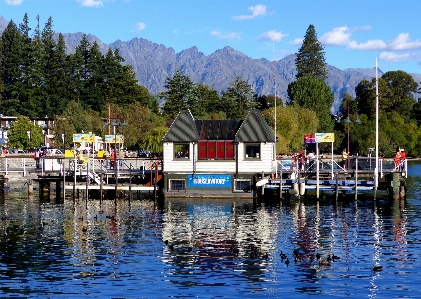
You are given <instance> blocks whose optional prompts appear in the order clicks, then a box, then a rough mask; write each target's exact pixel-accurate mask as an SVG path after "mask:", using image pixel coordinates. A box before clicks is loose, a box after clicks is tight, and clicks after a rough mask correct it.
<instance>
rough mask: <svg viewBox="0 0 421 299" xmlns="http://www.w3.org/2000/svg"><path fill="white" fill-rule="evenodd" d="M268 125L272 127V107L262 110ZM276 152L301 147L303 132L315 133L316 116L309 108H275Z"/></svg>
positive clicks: (285, 152) (297, 149) (291, 151)
mask: <svg viewBox="0 0 421 299" xmlns="http://www.w3.org/2000/svg"><path fill="white" fill-rule="evenodd" d="M262 114H263V116H264V118H265V119H266V121H267V123H268V124H269V126H270V127H272V128H274V120H275V118H274V108H269V109H267V110H264V111H263V112H262ZM276 127H277V130H276V137H278V142H277V143H276V152H277V153H281V154H291V153H293V152H295V151H299V150H301V149H302V147H303V145H304V134H313V133H316V131H317V127H318V120H317V116H316V114H315V113H314V112H312V111H311V110H310V109H307V108H302V107H295V106H286V107H283V106H281V107H277V109H276Z"/></svg>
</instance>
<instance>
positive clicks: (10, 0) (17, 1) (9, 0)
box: [6, 0, 23, 5]
mask: <svg viewBox="0 0 421 299" xmlns="http://www.w3.org/2000/svg"><path fill="white" fill-rule="evenodd" d="M22 3H23V0H6V4H8V5H21V4H22Z"/></svg>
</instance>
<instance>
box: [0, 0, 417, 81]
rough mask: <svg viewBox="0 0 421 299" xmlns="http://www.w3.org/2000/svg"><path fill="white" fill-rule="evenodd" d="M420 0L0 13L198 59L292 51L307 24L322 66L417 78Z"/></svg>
mask: <svg viewBox="0 0 421 299" xmlns="http://www.w3.org/2000/svg"><path fill="white" fill-rule="evenodd" d="M420 11H421V1H420V0H399V1H396V0H363V1H360V0H349V1H347V0H285V1H283V0H267V1H263V0H256V1H249V0H241V1H240V0H237V1H236V0H224V1H221V0H212V1H208V0H172V1H170V0H154V1H149V0H0V15H1V16H3V17H4V18H5V19H6V20H7V21H9V20H11V19H12V20H13V21H14V22H15V23H16V24H19V23H21V22H22V19H23V16H24V14H25V13H28V16H29V20H30V27H31V28H32V29H33V28H35V26H36V17H37V15H39V16H40V22H41V28H43V26H44V24H45V22H46V21H47V20H48V17H50V16H51V17H52V18H53V25H54V27H53V29H54V30H55V31H56V32H62V33H75V32H84V33H90V34H93V35H95V36H97V37H98V38H99V39H100V40H101V41H103V42H104V43H106V44H109V43H112V42H114V41H116V40H118V39H119V40H122V41H129V40H131V39H133V38H135V37H138V38H144V39H147V40H149V41H152V42H154V43H158V44H163V45H165V46H166V47H172V48H173V49H174V50H175V51H176V52H180V51H182V50H184V49H188V48H190V47H193V46H196V47H197V48H198V49H199V51H201V52H203V53H204V54H205V55H210V54H211V53H213V52H215V51H216V50H218V49H222V48H223V47H225V46H230V47H232V48H234V49H236V50H238V51H240V52H243V53H244V54H246V55H247V56H249V57H252V58H255V59H257V58H267V59H270V60H272V59H281V58H283V57H285V56H286V55H289V54H293V53H296V52H297V51H298V49H299V47H300V45H301V41H302V39H303V37H304V35H305V32H306V30H307V28H308V26H309V25H310V24H313V25H314V26H315V28H316V32H317V36H318V39H319V41H321V42H322V44H323V45H324V47H325V57H326V62H327V63H329V64H331V65H333V66H335V67H337V68H339V69H341V70H344V69H346V68H371V67H374V66H375V63H376V57H377V58H378V65H379V68H380V69H381V70H382V71H384V72H386V71H395V70H403V71H405V72H408V73H420V74H421V64H420V62H421V26H420V25H419V23H420V21H419V19H420V18H419V12H420Z"/></svg>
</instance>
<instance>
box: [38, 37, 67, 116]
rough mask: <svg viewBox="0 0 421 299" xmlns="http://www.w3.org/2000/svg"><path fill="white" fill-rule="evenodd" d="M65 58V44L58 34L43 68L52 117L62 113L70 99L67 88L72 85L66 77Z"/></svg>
mask: <svg viewBox="0 0 421 299" xmlns="http://www.w3.org/2000/svg"><path fill="white" fill-rule="evenodd" d="M44 44H47V43H46V42H45V43H44ZM66 58H67V55H66V44H65V41H64V37H63V35H62V34H61V33H60V34H59V37H58V41H57V45H56V46H55V47H54V48H53V49H52V50H50V51H49V55H48V62H47V65H46V67H45V70H46V71H45V78H46V82H45V86H46V90H47V93H48V97H49V99H50V104H51V108H52V114H54V115H58V114H62V113H63V111H64V109H65V107H66V105H67V103H68V102H69V99H70V96H69V94H70V90H69V86H72V85H73V84H72V83H71V80H72V77H71V76H68V65H67V61H66Z"/></svg>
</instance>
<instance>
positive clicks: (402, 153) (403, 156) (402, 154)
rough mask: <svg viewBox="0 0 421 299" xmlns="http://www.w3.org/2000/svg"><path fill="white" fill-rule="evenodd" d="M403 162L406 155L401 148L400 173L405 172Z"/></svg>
mask: <svg viewBox="0 0 421 299" xmlns="http://www.w3.org/2000/svg"><path fill="white" fill-rule="evenodd" d="M405 160H406V153H405V150H404V149H403V148H401V162H400V165H401V171H405Z"/></svg>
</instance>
